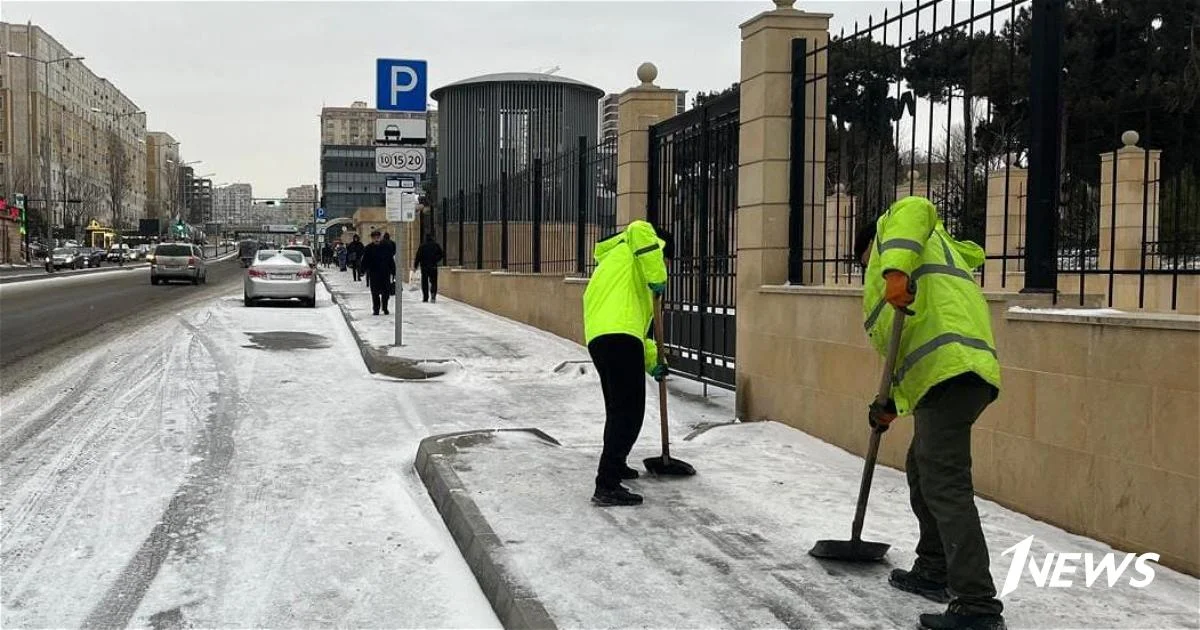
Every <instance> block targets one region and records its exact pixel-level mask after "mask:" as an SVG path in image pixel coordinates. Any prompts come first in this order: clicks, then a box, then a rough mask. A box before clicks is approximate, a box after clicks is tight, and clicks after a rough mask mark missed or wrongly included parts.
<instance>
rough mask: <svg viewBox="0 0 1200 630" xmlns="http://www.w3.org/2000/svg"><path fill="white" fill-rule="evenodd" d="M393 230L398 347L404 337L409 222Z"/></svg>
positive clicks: (395, 225)
mask: <svg viewBox="0 0 1200 630" xmlns="http://www.w3.org/2000/svg"><path fill="white" fill-rule="evenodd" d="M401 225H404V235H403V236H401V234H400V229H401V228H400V226H401ZM392 231H393V232H395V233H396V283H395V284H396V347H400V346H401V345H402V344H401V341H402V340H403V338H404V334H403V329H404V301H403V300H401V299H400V298H401V296H402V295H404V283H403V282H401V279H402V278H403V277H404V276H403V273H404V269H405V266H404V263H403V262H402V261H403V260H404V241H405V240H406V239H407V238H408V224H406V223H404V222H400V223H394V224H392Z"/></svg>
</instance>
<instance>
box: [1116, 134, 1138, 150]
mask: <svg viewBox="0 0 1200 630" xmlns="http://www.w3.org/2000/svg"><path fill="white" fill-rule="evenodd" d="M1140 139H1141V136H1139V135H1138V132H1136V131H1134V130H1132V129H1130V130H1129V131H1126V132H1125V133H1123V134H1121V144H1124V145H1125V148H1126V149H1134V148H1137V143H1138V140H1140Z"/></svg>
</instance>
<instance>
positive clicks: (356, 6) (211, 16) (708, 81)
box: [0, 0, 895, 196]
mask: <svg viewBox="0 0 1200 630" xmlns="http://www.w3.org/2000/svg"><path fill="white" fill-rule="evenodd" d="M889 4H890V5H894V4H895V3H889ZM883 6H885V5H884V4H882V3H878V2H847V1H842V2H820V3H817V2H805V1H804V0H800V2H798V3H797V7H798V8H804V9H805V10H809V11H828V12H833V13H835V15H836V17H835V19H834V25H833V30H835V31H836V30H837V29H838V28H841V27H842V26H843V25H845V26H850V25H852V24H853V21H854V20H855V19H865V17H866V16H867V15H868V14H871V13H882V8H883ZM771 7H772V3H771V2H769V1H767V0H738V1H735V2H695V1H693V2H604V3H600V2H386V3H384V2H363V3H357V2H337V3H333V2H14V1H11V0H5V2H3V14H2V15H0V17H2V18H3V19H4V20H5V21H8V22H25V21H27V20H32V21H33V22H34V23H36V24H39V25H41V26H43V27H44V28H45V29H46V30H47V31H49V32H50V34H51V35H53V36H54V37H55V38H56V39H58V41H59V42H60V43H62V44H63V45H64V46H66V47H67V48H68V49H70V50H71V51H72V52H74V53H75V54H78V55H84V56H85V57H87V59H86V62H85V63H86V64H87V65H88V67H89V68H91V69H92V71H93V72H95V73H96V74H98V75H100V76H103V77H107V78H108V79H109V80H110V81H112V82H113V83H115V84H116V85H117V86H118V87H119V88H120V89H121V90H123V91H124V92H125V93H126V94H128V95H129V96H130V98H132V99H133V100H134V101H135V102H136V103H137V104H138V105H139V106H140V107H141V108H142V109H144V110H146V112H148V115H149V119H148V121H149V128H150V129H151V130H156V131H166V132H168V133H170V134H171V135H173V136H174V137H175V139H176V140H178V141H180V142H182V143H183V145H182V147H181V148H182V150H183V153H184V157H185V158H186V159H188V160H203V161H204V162H203V164H201V165H197V169H198V172H200V173H207V172H215V173H216V175H215V176H214V180H215V181H216V182H233V181H243V182H250V183H252V184H253V185H254V192H255V195H256V196H281V195H282V194H283V192H284V190H285V189H286V188H287V187H288V186H296V185H300V184H309V183H317V182H318V179H319V164H318V144H319V135H318V132H319V125H318V121H317V116H318V114H319V113H320V110H321V106H322V104H326V105H339V106H346V105H349V104H350V102H351V101H354V100H364V101H367V102H368V103H370V104H371V106H372V107H373V106H374V94H375V85H374V82H375V74H374V69H375V66H374V62H375V59H376V58H378V57H396V58H413V59H426V60H428V62H429V73H430V85H431V88H436V87H438V86H441V85H444V84H446V83H451V82H453V81H457V80H459V79H464V78H467V77H471V76H475V75H480V74H488V73H492V72H505V71H532V70H535V69H537V68H539V67H549V66H554V65H559V66H561V67H562V69H561V70H560V71H559V72H558V74H561V75H563V76H568V77H571V78H574V79H579V80H581V81H585V82H587V83H591V84H593V85H595V86H597V87H599V88H601V89H603V90H605V91H606V92H617V91H621V90H623V89H625V88H627V87H630V86H632V85H634V84H635V83H636V80H635V78H634V70H635V68H636V67H637V66H638V64H640V63H641V62H643V61H652V62H654V63H655V64H656V65H657V66H658V67H659V79H658V84H659V85H661V86H663V87H672V88H679V89H686V90H689V91H690V93H691V94H694V93H695V92H696V91H697V90H712V89H720V88H724V87H727V86H728V85H729V84H730V83H732V82H734V81H737V79H738V66H739V59H740V53H739V44H740V41H739V34H738V25H739V24H740V23H741V22H743V21H745V20H746V19H748V18H750V17H752V16H754V15H755V14H757V13H759V12H760V11H762V10H765V9H770V8H771Z"/></svg>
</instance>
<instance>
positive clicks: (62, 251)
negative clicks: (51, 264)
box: [54, 247, 75, 256]
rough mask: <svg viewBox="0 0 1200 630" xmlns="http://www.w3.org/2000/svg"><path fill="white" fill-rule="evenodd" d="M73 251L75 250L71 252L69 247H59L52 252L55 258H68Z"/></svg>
mask: <svg viewBox="0 0 1200 630" xmlns="http://www.w3.org/2000/svg"><path fill="white" fill-rule="evenodd" d="M74 251H75V250H73V249H71V248H69V247H59V248H58V249H56V250H54V255H55V256H69V255H71V253H72V252H74Z"/></svg>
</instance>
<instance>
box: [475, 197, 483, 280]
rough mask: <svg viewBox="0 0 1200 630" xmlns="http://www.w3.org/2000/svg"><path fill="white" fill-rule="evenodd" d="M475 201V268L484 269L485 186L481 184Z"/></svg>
mask: <svg viewBox="0 0 1200 630" xmlns="http://www.w3.org/2000/svg"><path fill="white" fill-rule="evenodd" d="M476 194H477V195H478V199H476V201H475V268H476V269H483V184H479V186H478V192H477V193H476Z"/></svg>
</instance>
